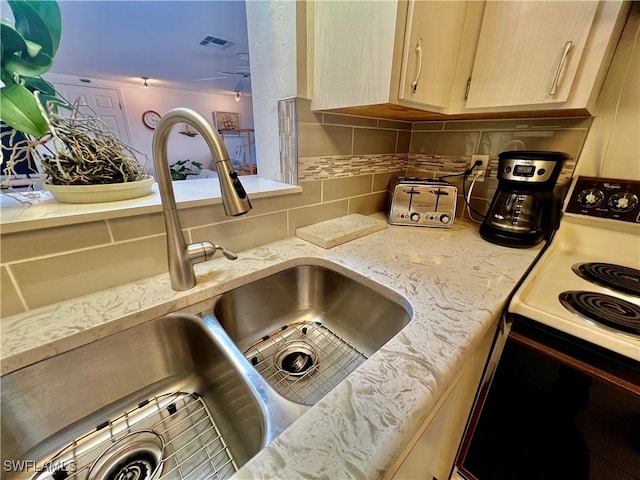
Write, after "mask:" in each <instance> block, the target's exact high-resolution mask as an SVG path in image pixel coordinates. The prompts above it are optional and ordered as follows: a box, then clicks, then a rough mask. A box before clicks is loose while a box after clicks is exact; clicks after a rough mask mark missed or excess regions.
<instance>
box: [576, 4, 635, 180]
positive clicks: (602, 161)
mask: <svg viewBox="0 0 640 480" xmlns="http://www.w3.org/2000/svg"><path fill="white" fill-rule="evenodd" d="M639 38H640V2H635V4H634V6H633V7H632V8H631V12H630V15H629V19H628V21H627V24H626V25H625V28H624V31H623V32H622V38H621V40H620V43H619V44H618V47H617V49H616V53H615V55H614V57H613V61H612V62H611V67H610V69H609V72H608V73H607V77H606V79H605V82H604V86H603V88H602V91H601V93H600V96H599V97H598V102H597V105H596V108H595V110H594V115H595V119H594V121H593V125H592V126H591V129H590V131H589V134H588V136H587V140H586V142H585V145H584V148H583V149H582V153H581V154H580V160H579V161H578V163H577V166H576V173H577V174H580V175H587V176H597V177H605V178H622V179H629V180H640V87H639V83H638V79H640V41H639Z"/></svg>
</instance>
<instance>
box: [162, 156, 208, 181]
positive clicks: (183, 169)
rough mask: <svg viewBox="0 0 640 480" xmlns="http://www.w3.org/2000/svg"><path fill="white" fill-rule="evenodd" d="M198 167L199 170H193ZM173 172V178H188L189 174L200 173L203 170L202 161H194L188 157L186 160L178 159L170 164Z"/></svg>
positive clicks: (170, 169)
mask: <svg viewBox="0 0 640 480" xmlns="http://www.w3.org/2000/svg"><path fill="white" fill-rule="evenodd" d="M193 168H197V169H198V170H197V171H196V170H193ZM169 171H170V172H171V180H186V179H187V177H188V176H189V175H198V174H199V173H200V172H201V171H202V163H200V162H193V161H191V160H189V159H188V158H187V159H186V160H178V161H177V162H175V163H172V164H171V165H169Z"/></svg>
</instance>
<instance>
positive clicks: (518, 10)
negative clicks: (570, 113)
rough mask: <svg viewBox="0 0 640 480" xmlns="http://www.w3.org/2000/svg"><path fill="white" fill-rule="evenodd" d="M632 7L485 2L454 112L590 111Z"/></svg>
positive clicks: (615, 3) (453, 104)
mask: <svg viewBox="0 0 640 480" xmlns="http://www.w3.org/2000/svg"><path fill="white" fill-rule="evenodd" d="M627 13H628V4H626V3H623V2H621V1H602V2H589V1H575V2H572V1H526V2H524V1H523V2H520V1H518V2H511V1H504V2H503V1H490V2H486V5H485V9H484V12H483V15H482V23H481V28H480V33H479V37H478V40H477V48H476V50H475V55H474V57H473V62H472V65H471V64H470V65H469V68H468V72H469V73H468V78H467V79H468V85H467V90H466V98H465V95H464V94H463V92H462V89H458V91H457V92H455V94H454V95H453V96H452V100H451V103H450V107H451V108H450V110H449V112H448V113H476V112H517V111H536V110H566V109H575V110H578V111H582V112H585V113H586V112H589V111H590V110H591V109H592V107H593V105H594V104H595V101H596V99H597V95H598V93H599V90H600V87H601V86H602V82H603V80H604V76H605V74H606V72H607V69H608V65H609V62H610V61H611V57H612V56H613V52H614V50H615V46H616V44H617V41H618V38H619V36H620V33H621V31H622V27H623V25H624V20H625V18H626V14H627ZM459 74H460V75H463V71H462V69H459Z"/></svg>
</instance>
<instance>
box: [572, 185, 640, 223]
mask: <svg viewBox="0 0 640 480" xmlns="http://www.w3.org/2000/svg"><path fill="white" fill-rule="evenodd" d="M566 213H578V214H581V215H589V216H591V217H600V218H609V219H612V220H622V221H625V222H633V223H640V182H639V181H635V180H619V179H607V178H597V177H578V180H576V185H575V187H574V189H573V192H572V194H571V197H570V198H569V202H568V203H567V209H566Z"/></svg>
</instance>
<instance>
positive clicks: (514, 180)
mask: <svg viewBox="0 0 640 480" xmlns="http://www.w3.org/2000/svg"><path fill="white" fill-rule="evenodd" d="M570 158H571V157H570V156H569V155H567V154H566V153H562V152H538V151H514V152H502V153H500V154H499V155H498V189H497V190H496V193H495V195H494V196H493V200H492V201H491V206H490V207H489V210H488V212H487V214H486V215H485V218H484V221H483V222H482V225H481V226H480V235H481V236H482V238H484V239H485V240H487V241H489V242H491V243H497V244H498V245H504V246H506V247H532V246H534V245H537V244H538V243H540V242H541V241H542V240H543V239H544V238H545V237H548V236H549V235H550V234H551V232H553V231H554V230H555V229H556V228H558V222H559V220H560V207H561V203H560V202H561V199H560V198H558V197H557V196H556V195H555V194H554V193H553V188H554V187H555V184H556V182H557V180H558V176H559V175H560V171H561V170H562V167H563V165H564V163H565V162H566V161H567V160H568V159H570Z"/></svg>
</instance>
